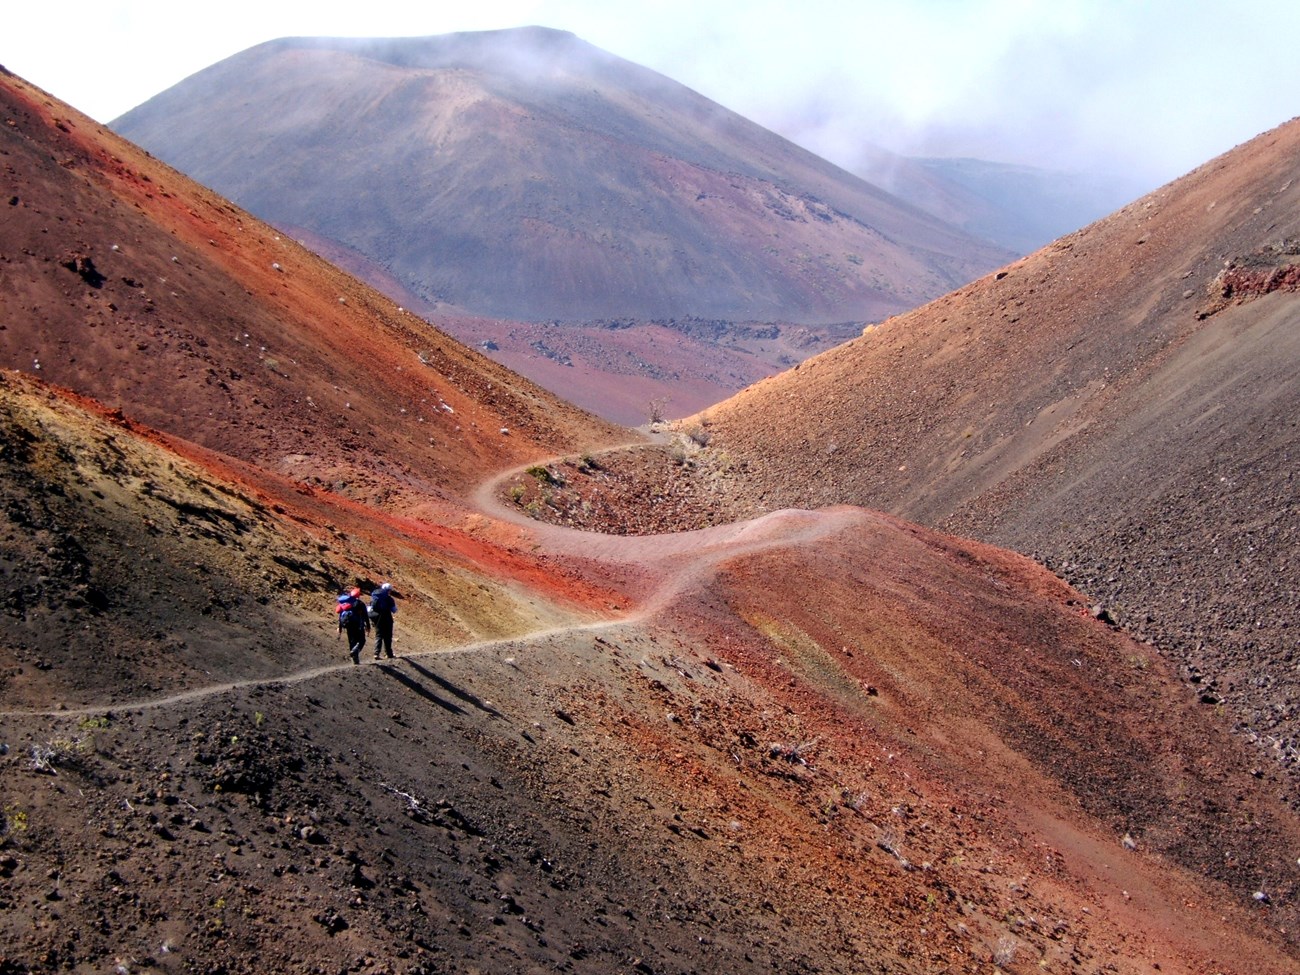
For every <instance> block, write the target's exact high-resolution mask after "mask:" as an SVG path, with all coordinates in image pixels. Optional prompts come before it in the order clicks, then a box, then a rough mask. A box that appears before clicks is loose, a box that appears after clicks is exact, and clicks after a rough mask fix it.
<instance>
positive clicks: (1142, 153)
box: [0, 0, 1300, 183]
mask: <svg viewBox="0 0 1300 975" xmlns="http://www.w3.org/2000/svg"><path fill="white" fill-rule="evenodd" d="M14 6H15V9H12V10H8V11H6V15H5V20H6V35H7V37H9V38H16V39H17V43H13V44H11V45H9V46H7V47H6V49H5V50H4V51H3V52H2V53H0V57H3V58H4V59H5V60H4V63H5V65H6V66H7V67H8V68H9V69H10V70H13V71H15V72H17V73H18V74H20V75H23V76H24V77H26V78H28V80H30V81H32V82H34V83H35V84H38V85H41V86H42V87H44V88H46V89H47V90H49V91H50V92H51V93H52V94H54V95H56V96H57V97H59V98H62V99H64V100H66V101H69V102H71V103H72V104H73V105H75V106H76V107H78V108H80V109H82V110H83V111H85V112H87V113H88V114H90V115H92V116H94V117H96V118H98V119H101V120H108V119H111V118H114V117H116V116H117V115H119V114H121V113H122V112H124V111H126V110H127V109H129V108H131V107H133V106H134V105H136V104H138V103H139V102H142V101H144V100H146V99H148V98H149V97H151V96H152V95H154V94H156V93H157V92H159V91H161V90H162V89H164V88H166V87H168V86H170V85H171V84H174V83H175V82H177V81H179V80H181V79H182V78H184V77H186V76H187V75H189V74H192V73H193V72H195V71H198V70H200V69H202V68H203V67H206V66H207V65H208V64H211V63H213V62H215V61H218V60H220V59H222V58H224V57H227V56H229V55H231V54H234V53H236V52H238V51H240V50H242V49H244V48H246V47H250V46H252V45H254V44H257V43H260V42H261V41H265V40H270V39H272V38H274V37H281V36H286V35H295V34H297V35H302V34H307V35H339V36H348V35H369V36H376V35H378V36H384V35H391V36H412V35H421V34H440V33H448V32H451V31H460V30H482V29H497V28H503V27H512V26H522V25H525V24H541V25H544V26H548V27H556V28H560V29H564V30H570V31H572V32H574V33H575V34H577V35H579V36H580V37H582V38H583V39H585V40H587V41H590V42H591V43H593V44H595V45H596V46H598V47H602V48H604V49H605V50H607V51H610V52H611V53H614V54H617V55H620V56H622V57H625V58H627V59H628V60H632V61H636V62H638V63H640V64H644V65H646V66H647V67H651V68H654V69H656V70H658V71H660V72H662V73H664V74H666V75H668V76H669V77H672V78H675V79H676V80H678V81H680V82H682V83H683V84H686V85H688V86H690V87H692V88H695V89H696V90H698V91H700V92H702V93H703V94H705V95H707V96H709V97H710V98H713V99H715V100H716V101H719V102H721V103H722V104H723V105H725V106H726V107H728V108H731V109H733V110H735V111H738V112H740V113H741V114H742V115H746V116H748V117H750V118H752V119H754V120H755V121H758V122H760V123H762V124H764V125H767V126H768V127H770V128H773V129H775V130H776V131H778V132H780V133H781V134H783V135H786V136H787V137H790V138H793V139H794V140H795V141H797V142H800V143H801V144H804V145H806V146H807V147H808V148H810V149H812V150H813V151H815V152H819V153H821V154H823V155H826V156H827V157H828V158H831V159H833V160H834V161H837V162H840V163H841V164H852V162H853V160H854V159H855V158H857V156H858V154H859V153H860V150H861V147H862V146H863V145H864V144H866V143H874V144H878V145H883V146H885V147H886V148H890V149H893V150H896V151H900V152H903V153H906V154H918V155H919V154H933V155H972V156H980V157H983V158H989V159H997V160H1002V161H1012V162H1023V163H1030V164H1037V165H1043V166H1049V167H1054V168H1062V169H1070V168H1077V169H1097V168H1110V169H1114V170H1118V171H1133V172H1140V173H1142V174H1143V175H1145V176H1148V177H1149V178H1150V180H1151V181H1152V182H1153V183H1154V182H1156V181H1159V180H1164V179H1168V178H1171V177H1173V176H1176V175H1178V174H1179V173H1181V172H1183V171H1185V170H1187V169H1190V168H1192V167H1193V166H1196V165H1199V164H1200V163H1201V162H1203V161H1205V160H1206V159H1207V158H1209V157H1210V156H1212V155H1215V154H1217V153H1218V152H1220V151H1223V150H1225V149H1227V148H1229V147H1231V146H1232V145H1233V144H1235V143H1237V142H1240V141H1243V140H1244V139H1246V138H1249V137H1250V136H1252V135H1254V134H1256V133H1258V132H1259V131H1262V130H1263V129H1266V128H1269V127H1271V126H1273V125H1276V124H1278V123H1280V122H1282V121H1284V120H1286V119H1287V118H1289V117H1291V116H1292V115H1294V114H1296V113H1297V111H1298V109H1297V107H1296V105H1297V101H1298V100H1300V96H1296V95H1295V94H1294V93H1295V92H1297V91H1300V59H1297V58H1295V57H1294V54H1293V47H1294V40H1293V39H1294V38H1295V37H1296V36H1297V34H1300V4H1292V5H1279V4H1275V3H1270V4H1268V5H1267V6H1265V5H1264V4H1260V3H1247V4H1239V5H1236V6H1232V7H1227V6H1225V5H1222V4H1219V3H1210V2H1196V0H1147V2H1144V3H1131V2H1128V0H909V2H908V3H898V2H897V0H889V2H882V0H865V2H860V3H858V4H855V5H848V4H844V3H842V2H840V0H802V2H797V0H750V2H737V0H659V2H655V3H640V4H635V3H634V4H630V5H629V4H611V3H609V2H608V0H481V2H479V3H477V4H475V5H472V6H470V5H461V4H451V3H441V2H439V3H433V4H426V5H413V4H408V3H407V2H406V0H400V2H399V0H368V2H366V3H362V4H357V3H355V2H354V0H351V2H338V0H314V2H311V3H307V2H280V3H265V2H251V0H226V2H223V3H220V4H213V5H207V4H204V5H199V4H176V3H174V2H169V3H162V2H158V0H101V2H95V3H90V2H77V0H73V2H65V3H63V4H59V5H51V4H44V5H42V4H32V3H26V4H21V5H14Z"/></svg>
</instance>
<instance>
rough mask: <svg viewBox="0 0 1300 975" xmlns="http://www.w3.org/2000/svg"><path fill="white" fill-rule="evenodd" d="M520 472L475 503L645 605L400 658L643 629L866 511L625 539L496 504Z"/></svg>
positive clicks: (69, 713) (145, 704) (149, 701)
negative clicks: (639, 573)
mask: <svg viewBox="0 0 1300 975" xmlns="http://www.w3.org/2000/svg"><path fill="white" fill-rule="evenodd" d="M520 469H522V468H520ZM514 473H516V471H514V470H512V471H507V472H505V473H503V474H501V475H498V476H497V477H494V478H492V479H491V480H489V481H488V482H486V483H485V484H484V485H483V486H482V487H480V488H479V490H478V491H477V492H476V493H475V495H474V501H475V503H476V505H477V507H478V508H479V509H480V510H481V511H482V512H483V513H484V514H485V515H487V516H488V517H490V518H495V519H497V520H500V521H505V522H510V523H513V524H517V525H522V526H524V527H526V528H527V529H528V531H529V532H530V534H531V536H532V538H533V541H534V542H535V543H536V544H537V545H538V546H539V548H540V549H541V550H543V551H545V552H547V553H548V554H556V555H569V556H579V557H582V558H585V559H590V560H594V561H597V562H603V563H607V564H616V565H617V564H621V565H628V564H636V565H638V566H640V567H642V568H645V569H649V570H651V574H652V578H653V584H652V588H651V589H650V591H649V593H648V594H647V595H646V596H645V598H644V599H642V600H641V603H640V606H639V608H638V609H637V610H636V611H635V612H632V613H630V614H627V615H623V616H620V617H618V618H616V619H609V620H598V621H595V622H589V623H574V624H571V625H567V626H560V627H552V628H548V629H544V630H536V631H533V632H530V633H524V634H519V635H516V636H511V637H500V638H493V639H486V640H476V641H471V642H469V643H463V644H458V645H453V646H450V647H442V648H440V649H437V650H421V651H413V652H408V653H404V654H401V655H400V656H399V657H398V658H397V659H398V660H399V661H400V660H402V659H406V658H429V657H440V656H447V655H452V654H461V653H473V652H480V651H484V650H492V649H497V648H507V647H513V646H518V645H520V644H523V643H527V642H530V641H534V640H540V639H545V638H548V637H552V636H564V635H570V634H576V633H583V632H600V631H602V630H608V629H612V628H615V627H622V626H627V625H629V624H633V625H634V624H637V623H641V622H644V621H645V620H647V619H650V618H652V617H654V616H656V615H658V614H659V613H661V612H662V611H663V610H664V609H665V608H667V607H668V606H670V605H672V603H673V602H674V600H675V599H676V598H677V597H678V596H679V595H681V594H682V593H684V592H690V591H695V590H697V589H698V588H700V587H701V586H702V585H703V584H705V583H706V582H707V580H708V578H709V577H710V576H711V575H712V574H713V572H714V571H715V570H716V569H717V567H718V566H720V565H721V564H723V563H724V562H726V561H728V560H730V559H733V558H737V557H740V556H744V555H749V554H754V553H756V552H761V551H765V550H768V549H773V548H783V547H787V546H796V545H802V544H807V543H810V542H813V541H816V540H817V539H818V538H822V537H825V536H827V535H829V534H833V533H836V532H839V531H843V530H846V529H847V528H849V527H851V526H853V525H854V524H855V523H859V522H860V521H861V519H862V518H864V517H867V513H866V512H865V511H864V510H863V509H858V508H849V507H841V508H835V509H827V510H824V511H820V512H811V511H800V510H793V509H791V510H785V511H776V512H772V513H770V514H767V515H763V516H761V517H759V518H755V519H752V520H750V521H743V522H736V523H733V524H730V525H720V526H716V527H713V528H704V529H700V530H697V531H690V532H680V533H675V534H665V535H639V536H625V535H609V534H600V533H595V532H583V531H578V530H576V529H572V528H563V527H560V526H556V525H549V524H545V523H543V522H536V521H533V520H531V519H529V518H527V517H525V516H523V515H521V514H520V513H518V512H515V511H512V510H511V509H510V508H508V507H507V506H505V505H502V504H500V503H499V502H497V501H496V498H495V494H494V491H495V487H496V485H497V484H499V483H500V482H501V481H502V480H503V479H504V478H507V477H510V476H511V475H512V474H514ZM355 669H356V665H354V664H351V663H336V664H326V665H323V666H320V667H311V668H308V669H305V670H299V671H294V672H292V673H288V674H283V675H281V676H278V677H257V678H249V679H247V680H235V681H225V682H221V683H216V684H208V685H205V686H203V687H196V688H191V689H190V690H186V691H179V692H177V693H174V694H167V695H163V696H159V697H151V698H142V699H139V700H134V701H116V702H112V703H106V704H86V705H77V706H64V707H61V708H30V709H23V708H17V709H0V718H5V717H8V718H20V717H50V718H65V717H85V716H87V715H95V714H102V713H104V712H105V711H119V710H146V709H156V708H165V707H168V706H171V705H176V704H183V703H187V702H191V701H196V700H202V699H204V698H209V697H215V696H218V695H221V694H225V693H228V692H230V691H234V690H240V689H244V688H251V687H275V686H287V685H291V684H299V683H303V682H306V681H310V680H315V679H317V678H319V677H324V676H327V675H329V674H334V673H339V672H341V671H350V670H355Z"/></svg>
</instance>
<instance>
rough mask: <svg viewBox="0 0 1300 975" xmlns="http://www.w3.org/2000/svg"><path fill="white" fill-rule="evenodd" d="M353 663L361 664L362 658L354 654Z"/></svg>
mask: <svg viewBox="0 0 1300 975" xmlns="http://www.w3.org/2000/svg"><path fill="white" fill-rule="evenodd" d="M352 662H353V663H354V664H359V663H361V657H360V656H359V655H357V654H355V653H354V654H353V655H352Z"/></svg>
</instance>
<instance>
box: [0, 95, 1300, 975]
mask: <svg viewBox="0 0 1300 975" xmlns="http://www.w3.org/2000/svg"><path fill="white" fill-rule="evenodd" d="M0 94H2V98H3V102H2V103H0V153H2V154H3V155H0V165H3V166H4V167H5V173H6V176H7V177H8V178H9V179H10V180H11V181H12V185H14V186H15V189H14V190H12V191H11V196H10V198H9V199H8V200H0V206H2V207H3V209H0V216H2V217H3V220H4V222H3V223H2V224H0V234H2V236H0V262H2V263H0V269H2V270H3V277H2V278H0V324H3V326H4V328H3V330H2V331H0V348H2V349H3V354H4V357H5V359H4V361H5V364H6V365H7V366H8V367H9V369H10V371H8V372H6V373H5V374H4V376H3V377H2V379H0V613H2V614H3V616H2V617H0V618H3V620H4V623H5V636H4V640H3V642H0V972H5V973H21V975H31V973H47V972H56V971H104V970H114V971H129V972H135V971H143V970H154V971H161V972H178V973H180V972H194V973H198V972H202V973H211V975H216V973H244V972H249V973H251V972H259V973H260V972H266V971H348V970H351V971H369V972H376V973H399V972H400V973H404V975H426V973H435V972H444V973H464V975H469V973H471V972H478V973H481V972H516V971H535V970H559V971H568V972H575V973H592V975H595V973H605V972H610V971H628V972H641V973H647V972H650V973H686V972H691V971H700V970H704V969H706V968H710V969H715V970H718V971H725V972H738V973H757V972H769V971H773V970H780V971H790V972H805V973H811V972H826V973H846V975H847V973H850V972H852V973H857V972H861V971H863V970H864V969H875V970H883V971H890V972H903V973H918V975H919V973H924V972H935V971H943V970H947V971H957V972H967V973H972V975H973V973H985V972H988V971H989V970H990V967H991V966H992V967H994V968H996V969H998V970H1002V971H1007V972H1013V973H1018V975H1027V973H1029V972H1042V971H1047V972H1059V973H1066V972H1071V973H1073V972H1088V973H1102V972H1106V973H1110V972H1118V973H1121V975H1138V973H1143V975H1147V973H1150V972H1151V971H1154V970H1156V966H1157V965H1158V966H1159V971H1160V972H1161V973H1164V975H1168V973H1172V975H1193V973H1203V972H1206V971H1218V972H1224V973H1233V975H1246V973H1256V972H1265V971H1267V972H1274V971H1276V972H1281V971H1287V970H1290V969H1292V968H1294V967H1295V965H1296V963H1297V959H1298V958H1300V953H1298V951H1297V940H1296V939H1297V935H1296V932H1297V931H1300V899H1298V897H1300V889H1298V888H1300V878H1298V877H1297V871H1296V866H1295V855H1296V850H1297V848H1300V820H1297V817H1296V815H1295V813H1294V811H1293V810H1291V809H1289V808H1288V807H1287V805H1286V804H1285V803H1284V802H1282V801H1279V799H1278V797H1277V793H1278V791H1279V789H1280V788H1281V786H1280V784H1279V780H1278V777H1277V775H1275V773H1274V772H1273V770H1272V769H1271V768H1263V769H1259V770H1257V771H1256V774H1251V763H1250V757H1249V754H1248V753H1247V752H1245V750H1244V749H1243V747H1242V744H1241V742H1240V741H1238V740H1235V739H1233V738H1232V737H1231V736H1230V735H1229V734H1228V728H1227V723H1226V722H1225V721H1224V720H1223V719H1222V718H1221V717H1219V716H1218V715H1217V714H1216V713H1214V712H1213V711H1212V710H1211V709H1206V708H1203V707H1201V706H1200V705H1198V704H1196V703H1195V702H1194V701H1191V700H1189V699H1188V697H1187V695H1186V694H1184V693H1182V691H1181V688H1180V686H1179V683H1178V681H1177V678H1176V675H1175V674H1174V673H1173V671H1172V669H1171V668H1169V667H1168V665H1167V664H1166V662H1165V661H1164V660H1162V659H1161V658H1160V657H1159V656H1157V655H1155V654H1153V653H1151V652H1149V650H1148V649H1147V648H1145V647H1143V646H1142V645H1140V644H1137V643H1135V642H1133V641H1132V640H1131V639H1129V638H1128V637H1126V636H1125V635H1123V634H1122V633H1119V632H1116V631H1115V630H1113V629H1112V628H1110V627H1108V626H1106V625H1105V624H1104V623H1103V622H1101V621H1098V620H1096V619H1093V618H1091V617H1090V616H1089V615H1088V614H1087V613H1086V612H1083V611H1082V610H1083V604H1082V602H1081V600H1082V597H1081V596H1080V595H1079V594H1078V593H1076V592H1074V591H1073V590H1071V589H1069V588H1068V587H1067V586H1066V585H1064V584H1063V583H1062V582H1060V581H1059V580H1058V579H1056V578H1054V577H1053V576H1052V575H1050V574H1049V573H1048V572H1046V571H1044V570H1043V569H1042V568H1040V567H1038V566H1036V565H1034V564H1033V563H1032V562H1030V561H1029V560H1027V559H1025V558H1023V557H1021V556H1017V555H1015V554H1012V553H1010V552H1007V551H1003V550H1000V549H996V548H993V547H990V546H987V545H984V544H981V543H976V542H966V541H962V540H960V539H957V538H954V537H951V536H946V535H941V534H939V533H937V532H934V531H932V530H928V529H924V528H921V527H918V526H915V525H911V524H908V523H906V522H902V521H900V520H897V519H895V518H893V517H890V516H886V515H879V514H873V513H871V512H867V511H863V510H860V509H854V508H847V507H845V508H836V509H832V510H828V511H823V512H795V511H786V512H779V513H774V514H772V515H769V516H767V517H764V518H760V519H753V520H749V521H742V522H737V523H734V524H724V525H718V526H715V527H713V528H711V529H709V530H707V531H702V532H690V533H679V534H668V535H659V536H651V537H644V538H627V537H620V536H613V535H602V534H595V533H578V532H572V531H566V530H563V529H559V528H555V527H553V526H549V525H545V524H542V523H540V522H538V521H534V520H531V519H529V518H527V517H522V516H520V515H518V514H517V513H514V512H512V510H511V509H509V508H503V507H501V506H499V505H497V504H494V503H492V502H491V501H490V500H488V496H489V495H490V494H491V493H492V483H491V482H489V483H488V484H487V485H486V487H484V488H483V489H482V490H481V492H479V491H476V490H474V489H475V488H476V487H477V485H478V484H479V483H480V482H482V481H484V480H485V479H486V478H488V477H489V476H491V475H495V474H496V473H498V472H502V471H503V470H504V469H505V468H508V467H510V466H511V465H513V464H518V465H523V464H529V463H533V462H536V461H538V460H540V459H541V458H542V456H543V455H544V454H546V453H548V452H555V451H571V450H572V451H577V450H585V449H588V448H590V449H591V456H589V457H587V458H585V459H584V460H577V459H575V460H574V461H573V463H575V464H578V463H581V464H584V465H585V466H587V467H589V468H594V469H599V467H600V465H602V464H604V463H605V462H606V459H607V455H605V454H603V453H601V452H600V451H599V450H598V449H597V448H599V446H600V445H601V444H608V443H611V442H614V441H616V440H617V439H618V438H619V436H620V431H618V430H616V429H613V428H611V427H609V426H608V425H606V424H602V423H600V422H598V421H595V420H593V419H592V418H591V417H589V416H587V415H585V414H582V413H581V412H579V411H577V410H575V409H573V408H571V407H567V406H565V405H564V404H562V403H560V402H558V401H556V400H554V399H553V398H551V397H549V396H547V395H546V394H544V393H541V392H540V391H538V390H536V389H535V388H534V387H531V386H530V385H529V384H527V383H526V382H524V381H522V380H520V379H518V378H517V377H515V376H513V375H512V374H510V373H508V372H506V371H505V370H502V369H500V368H499V367H495V366H493V365H492V364H490V363H487V362H486V361H485V360H483V359H482V358H481V357H479V356H477V355H475V354H473V353H471V352H468V351H467V350H465V349H463V348H462V347H460V346H458V345H457V344H456V343H454V342H452V341H451V340H449V339H446V338H444V337H441V336H439V335H437V334H436V333H433V332H428V331H424V330H423V326H422V325H420V324H419V323H418V322H410V321H408V320H407V318H406V317H405V316H403V315H402V314H401V313H400V312H399V311H398V310H397V309H396V308H395V307H394V306H393V305H392V304H391V303H389V302H387V301H385V300H384V299H381V298H379V297H377V296H376V295H375V294H374V293H373V292H370V291H369V290H368V289H366V288H364V287H363V286H361V285H359V284H358V283H356V282H355V281H352V280H351V279H349V278H347V277H346V276H344V275H342V274H341V273H339V272H337V271H334V270H333V269H332V268H330V267H328V266H327V265H325V264H323V263H321V262H319V261H317V260H316V259H314V258H312V257H310V255H307V254H305V253H304V252H303V251H301V250H300V249H298V248H297V247H295V246H294V245H291V244H289V243H287V242H284V241H279V240H276V235H275V232H274V231H272V230H270V229H269V228H268V227H266V226H265V225H264V224H262V223H260V222H258V221H256V220H254V219H253V218H251V217H249V216H247V215H246V214H244V213H242V212H241V211H239V210H238V209H236V208H234V207H232V206H231V205H230V204H228V203H226V202H225V201H224V200H221V199H220V198H219V197H216V196H214V195H212V194H211V193H209V192H207V191H203V190H200V189H199V188H197V187H196V186H194V185H193V184H192V183H190V182H189V181H188V180H186V179H184V178H183V177H180V176H179V175H177V174H175V173H174V172H172V171H170V170H168V169H166V168H165V167H163V166H161V165H159V164H158V163H156V162H154V161H152V160H149V159H147V158H146V157H145V156H144V155H143V154H142V153H140V152H139V151H138V150H136V149H135V148H134V147H132V146H130V145H129V144H127V143H124V142H122V141H121V140H119V139H117V138H115V137H113V136H111V135H110V134H108V133H105V132H104V131H103V130H102V129H100V128H99V127H97V126H95V125H94V123H92V122H90V121H89V120H87V119H85V118H84V117H82V116H80V115H78V114H77V113H75V112H73V111H72V110H70V109H68V108H67V107H66V106H64V105H62V104H61V103H59V102H57V101H56V100H55V99H53V98H51V97H50V96H47V95H45V94H44V93H42V92H39V91H37V90H35V89H33V88H31V87H30V86H28V85H26V84H25V83H23V82H22V81H20V80H18V79H15V78H13V77H11V76H8V75H5V74H3V73H2V72H0ZM114 246H116V249H114ZM173 258H176V260H173ZM276 265H278V267H277V266H276ZM340 298H342V299H343V300H342V301H340V300H339V299H340ZM237 340H238V341H237ZM360 343H369V344H370V346H371V347H376V346H377V347H379V348H381V349H382V350H385V351H383V352H382V353H381V354H380V357H379V359H378V362H379V365H380V366H382V367H383V368H376V363H375V359H374V357H368V358H367V359H366V361H365V363H364V364H359V360H358V359H356V358H355V350H356V348H357V347H358V345H359V344H360ZM263 346H265V349H263ZM385 357H386V358H385ZM268 359H271V360H274V361H270V362H268V361H267V360H268ZM37 361H39V365H40V368H39V369H37V368H36V366H37ZM286 363H287V364H286ZM209 370H210V371H209ZM50 375H53V376H54V377H55V378H57V379H58V382H59V385H54V384H51V383H50V382H49V379H48V376H50ZM308 397H310V398H308ZM444 405H445V406H446V407H448V408H450V410H449V409H444ZM432 406H436V407H437V413H435V412H434V411H433V409H432ZM426 407H427V408H428V412H425V409H426ZM403 409H405V410H406V411H407V412H406V413H405V414H404V413H402V410H403ZM412 413H414V417H412V416H411V414H412ZM438 414H445V416H440V415H438ZM421 418H422V419H423V422H422V423H421V422H420V421H421ZM457 427H459V429H457ZM507 431H508V432H507ZM429 441H432V442H429ZM540 474H541V469H540V468H539V469H536V470H535V472H534V473H533V474H530V475H528V476H530V477H537V478H538V483H539V484H540V483H541V480H542V478H541V477H539V475H540ZM539 503H540V504H543V505H545V504H546V502H544V501H543V502H539ZM636 504H640V505H641V506H642V507H646V506H647V502H632V503H631V504H629V506H628V507H627V509H625V520H628V521H630V520H632V519H634V518H635V517H636V516H637V515H638V514H639V513H640V509H639V508H637V507H635V506H634V505H636ZM648 506H650V507H653V506H654V503H653V502H649V503H648ZM380 579H390V580H392V581H393V582H394V583H395V585H396V587H397V590H398V593H399V606H400V611H399V614H398V617H397V627H398V629H397V650H398V656H397V658H396V659H394V660H391V661H389V660H385V661H382V662H376V663H373V664H372V663H371V662H370V661H369V660H368V659H367V660H366V661H365V665H364V666H355V665H353V664H352V663H351V662H350V661H349V660H348V659H347V657H346V656H345V655H344V653H343V650H342V647H341V644H340V643H339V642H338V639H339V638H338V637H337V636H336V634H335V631H334V626H333V618H332V616H331V606H332V603H333V598H334V593H335V592H336V591H337V589H338V588H339V587H340V586H343V585H348V584H357V585H362V586H365V587H366V588H369V587H370V586H372V585H373V584H375V583H376V582H378V581H379V580H380ZM812 594H815V598H812Z"/></svg>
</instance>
